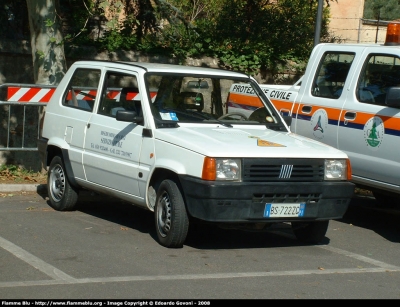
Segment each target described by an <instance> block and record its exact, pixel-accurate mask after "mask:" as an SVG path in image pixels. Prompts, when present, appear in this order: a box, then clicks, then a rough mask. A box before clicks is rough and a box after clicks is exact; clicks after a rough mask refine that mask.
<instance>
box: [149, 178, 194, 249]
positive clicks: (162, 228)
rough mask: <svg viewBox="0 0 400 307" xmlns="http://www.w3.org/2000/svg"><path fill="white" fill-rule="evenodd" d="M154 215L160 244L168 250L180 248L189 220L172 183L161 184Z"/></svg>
mask: <svg viewBox="0 0 400 307" xmlns="http://www.w3.org/2000/svg"><path fill="white" fill-rule="evenodd" d="M154 213H155V214H154V216H155V222H156V231H157V237H158V241H159V242H160V244H161V245H163V246H165V247H170V248H179V247H182V246H183V243H184V242H185V240H186V236H187V233H188V229H189V218H188V215H187V212H186V208H185V202H184V201H183V197H182V193H181V191H180V190H179V187H178V185H177V184H176V183H175V182H174V181H172V180H169V179H167V180H164V181H163V182H161V184H160V187H159V188H158V191H157V199H156V207H155V210H154Z"/></svg>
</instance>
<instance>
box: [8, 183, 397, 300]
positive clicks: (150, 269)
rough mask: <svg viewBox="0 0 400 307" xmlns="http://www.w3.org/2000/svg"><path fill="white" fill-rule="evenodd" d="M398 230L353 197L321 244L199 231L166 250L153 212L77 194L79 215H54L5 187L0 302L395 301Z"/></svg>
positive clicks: (391, 213) (384, 212)
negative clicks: (170, 300)
mask: <svg viewBox="0 0 400 307" xmlns="http://www.w3.org/2000/svg"><path fill="white" fill-rule="evenodd" d="M399 225H400V210H398V209H397V210H396V209H382V208H378V207H377V204H376V203H375V200H374V199H373V198H369V197H357V198H354V199H353V200H352V203H351V205H350V208H349V210H348V212H347V213H346V215H345V216H344V218H343V219H341V220H333V221H331V222H330V226H329V229H328V232H327V236H326V241H325V242H324V243H323V244H320V245H302V244H300V243H299V242H298V241H297V240H296V239H295V237H294V235H293V233H292V232H291V229H290V227H289V226H288V225H285V224H282V225H281V227H276V228H274V229H270V230H269V231H268V232H242V231H234V230H223V229H219V228H214V227H201V228H200V229H198V230H197V232H195V233H192V234H191V236H189V237H188V240H187V243H186V244H185V246H184V247H183V248H181V249H167V248H164V247H162V246H160V245H159V244H158V243H157V240H156V233H155V230H154V219H153V215H152V213H150V212H147V211H144V210H142V209H139V208H136V207H134V206H132V205H130V204H127V203H124V202H119V201H116V200H115V199H112V198H109V197H104V196H98V195H92V194H90V193H82V195H81V198H80V205H79V208H78V210H77V211H74V212H57V211H54V210H53V209H52V208H51V207H50V206H49V205H48V204H47V200H46V195H45V193H42V192H41V191H40V193H37V192H34V191H33V192H32V191H28V192H18V191H14V192H10V191H4V190H3V191H2V192H1V191H0V298H1V299H2V300H6V299H108V300H112V299H121V300H125V299H131V300H133V299H135V300H139V299H151V300H154V299H166V300H168V299H175V300H176V299H181V300H183V299H186V300H193V305H196V306H199V305H202V304H203V305H208V304H209V301H208V300H213V299H230V300H232V299H235V300H236V299H243V300H257V299H399V298H400V257H399V255H400V248H399V241H400V226H399ZM204 302H205V303H204ZM212 304H213V302H211V305H212Z"/></svg>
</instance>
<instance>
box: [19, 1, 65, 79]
mask: <svg viewBox="0 0 400 307" xmlns="http://www.w3.org/2000/svg"><path fill="white" fill-rule="evenodd" d="M26 3H27V7H28V18H29V28H30V33H31V48H32V59H33V74H34V75H33V78H34V80H35V83H36V84H46V85H58V84H59V83H60V81H61V79H62V78H63V76H64V74H65V72H66V71H67V65H66V61H65V54H64V45H63V36H62V33H61V20H60V18H59V15H58V14H57V12H59V0H26Z"/></svg>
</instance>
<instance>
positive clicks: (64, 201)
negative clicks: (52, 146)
mask: <svg viewBox="0 0 400 307" xmlns="http://www.w3.org/2000/svg"><path fill="white" fill-rule="evenodd" d="M78 192H79V191H78V189H76V188H74V187H73V186H71V184H70V183H69V181H68V178H67V173H66V171H65V166H64V162H63V160H62V158H61V157H60V156H55V157H54V158H53V160H51V163H50V166H49V170H48V173H47V193H48V196H49V200H50V205H51V207H52V208H54V209H55V210H57V211H71V210H74V209H75V208H76V204H77V202H78Z"/></svg>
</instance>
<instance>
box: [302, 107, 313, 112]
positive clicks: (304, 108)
mask: <svg viewBox="0 0 400 307" xmlns="http://www.w3.org/2000/svg"><path fill="white" fill-rule="evenodd" d="M311 110H312V107H311V106H302V108H301V112H303V113H310V112H311Z"/></svg>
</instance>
